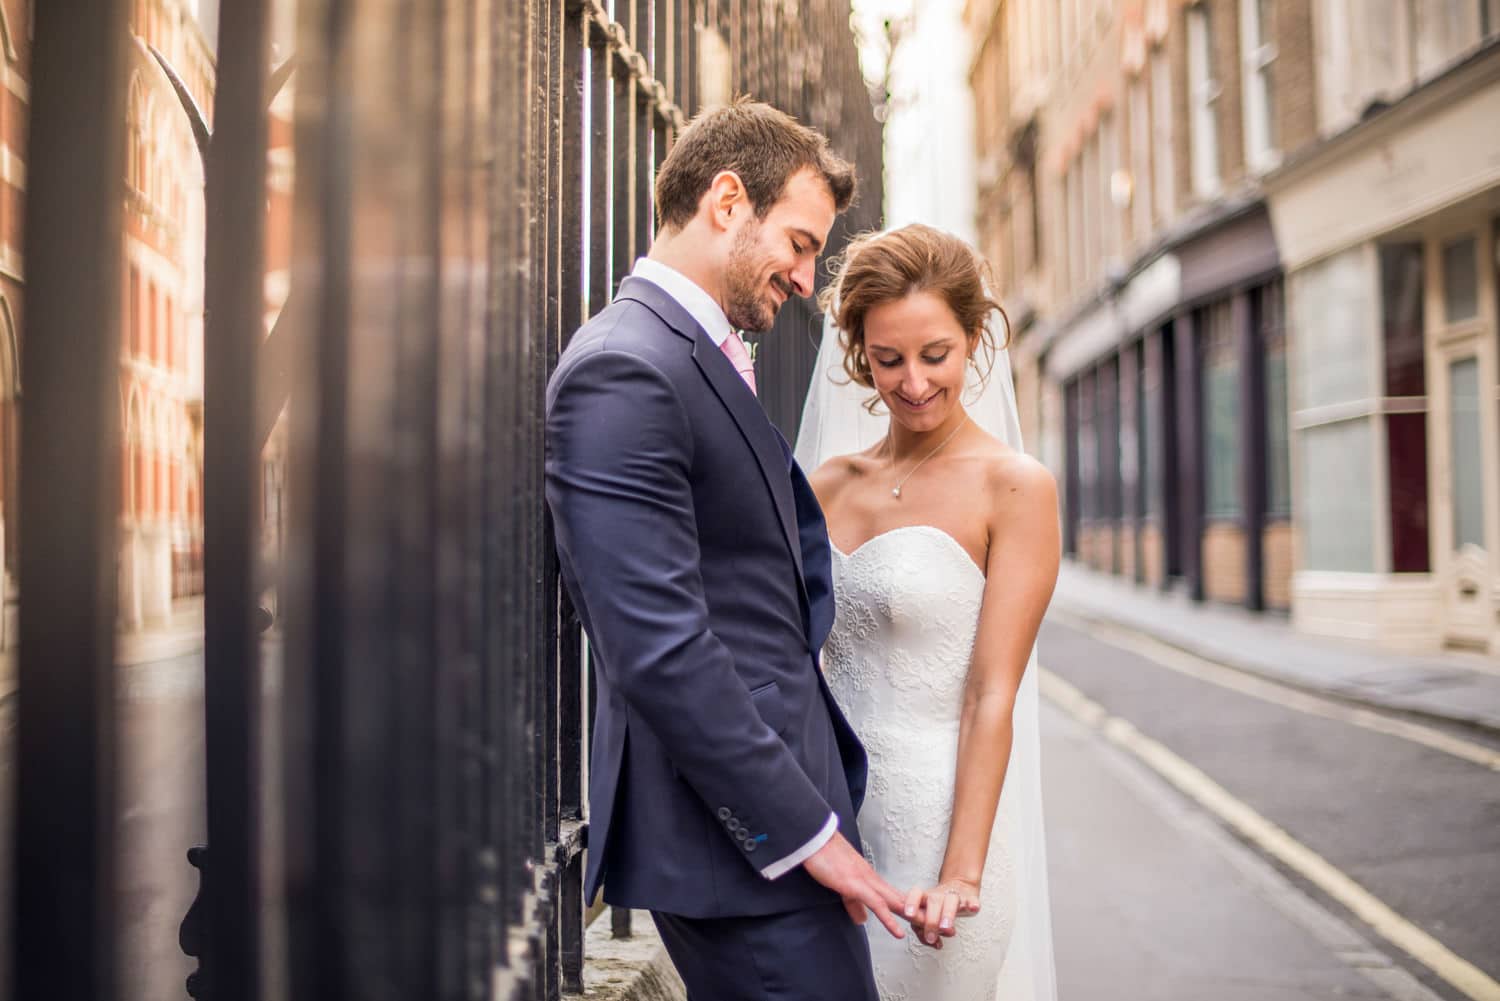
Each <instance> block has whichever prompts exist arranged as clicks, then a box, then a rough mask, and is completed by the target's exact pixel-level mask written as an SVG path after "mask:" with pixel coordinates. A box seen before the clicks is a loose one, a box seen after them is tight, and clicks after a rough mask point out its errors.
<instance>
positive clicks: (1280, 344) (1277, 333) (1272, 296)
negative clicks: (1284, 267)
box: [1253, 280, 1292, 518]
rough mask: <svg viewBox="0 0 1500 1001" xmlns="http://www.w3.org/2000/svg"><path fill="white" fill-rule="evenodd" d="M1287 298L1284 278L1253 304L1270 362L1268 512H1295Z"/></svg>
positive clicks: (1279, 514) (1262, 289) (1274, 515)
mask: <svg viewBox="0 0 1500 1001" xmlns="http://www.w3.org/2000/svg"><path fill="white" fill-rule="evenodd" d="M1284 305H1285V299H1284V297H1283V289H1282V284H1281V282H1280V281H1279V280H1278V281H1274V282H1271V283H1270V284H1267V285H1263V286H1261V287H1260V288H1259V289H1257V290H1256V292H1255V299H1254V303H1253V308H1254V310H1255V320H1256V325H1257V328H1258V330H1259V332H1260V348H1261V351H1262V353H1263V355H1264V358H1265V366H1266V514H1267V516H1269V517H1272V518H1285V517H1287V516H1289V515H1290V514H1291V513H1292V461H1291V449H1290V448H1289V446H1288V441H1289V435H1288V427H1287V425H1288V411H1287V392H1286V325H1285V322H1284V313H1283V308H1284Z"/></svg>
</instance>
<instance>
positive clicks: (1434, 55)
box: [1412, 0, 1487, 79]
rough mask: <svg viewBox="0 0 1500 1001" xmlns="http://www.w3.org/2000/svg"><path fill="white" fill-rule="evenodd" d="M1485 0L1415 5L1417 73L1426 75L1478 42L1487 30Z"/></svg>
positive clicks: (1441, 0) (1432, 0) (1443, 0)
mask: <svg viewBox="0 0 1500 1001" xmlns="http://www.w3.org/2000/svg"><path fill="white" fill-rule="evenodd" d="M1485 7H1486V4H1485V2H1484V0H1425V2H1422V3H1416V4H1414V5H1413V12H1412V16H1413V18H1414V21H1415V23H1416V28H1417V74H1418V76H1419V77H1420V78H1421V79H1427V78H1429V77H1432V76H1434V75H1435V74H1437V73H1439V72H1441V71H1442V70H1443V69H1445V68H1446V67H1447V66H1448V65H1449V64H1451V63H1452V62H1453V61H1454V60H1455V59H1456V58H1458V57H1459V56H1461V55H1462V54H1463V53H1465V52H1467V51H1468V50H1470V49H1472V48H1473V47H1474V46H1475V45H1477V44H1478V43H1479V41H1480V39H1481V38H1482V37H1483V34H1484V20H1485V15H1486V13H1487V11H1486V10H1485Z"/></svg>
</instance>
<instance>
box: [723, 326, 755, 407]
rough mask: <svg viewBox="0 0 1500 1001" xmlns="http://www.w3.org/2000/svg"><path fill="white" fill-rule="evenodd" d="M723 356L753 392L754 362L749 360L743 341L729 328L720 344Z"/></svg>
mask: <svg viewBox="0 0 1500 1001" xmlns="http://www.w3.org/2000/svg"><path fill="white" fill-rule="evenodd" d="M721 349H722V350H723V352H724V356H725V357H726V358H728V359H729V363H730V364H731V365H733V366H734V370H735V371H736V372H738V373H739V374H740V378H741V379H744V380H745V385H747V386H749V387H750V392H752V393H754V392H755V362H753V361H751V360H750V351H749V349H748V348H746V347H745V342H744V341H742V340H740V335H739V334H738V333H737V332H735V331H733V330H731V331H730V332H729V336H728V337H726V338H724V343H723V345H722V346H721Z"/></svg>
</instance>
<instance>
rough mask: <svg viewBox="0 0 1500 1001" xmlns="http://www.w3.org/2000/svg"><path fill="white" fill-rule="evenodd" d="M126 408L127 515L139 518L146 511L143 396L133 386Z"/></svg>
mask: <svg viewBox="0 0 1500 1001" xmlns="http://www.w3.org/2000/svg"><path fill="white" fill-rule="evenodd" d="M128 399H129V402H128V403H127V404H126V406H125V470H126V474H125V475H126V481H125V515H126V517H130V518H139V517H140V516H141V513H142V512H143V511H144V510H145V509H146V492H145V491H146V470H145V464H144V462H143V452H144V449H143V447H142V444H143V443H142V441H141V429H142V421H141V394H140V392H139V391H138V390H137V388H136V387H135V386H134V385H132V386H131V387H130V390H129V397H128Z"/></svg>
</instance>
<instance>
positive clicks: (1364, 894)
mask: <svg viewBox="0 0 1500 1001" xmlns="http://www.w3.org/2000/svg"><path fill="white" fill-rule="evenodd" d="M1040 682H1041V689H1042V693H1043V694H1044V695H1046V696H1047V699H1048V701H1050V702H1052V703H1053V704H1054V705H1056V706H1058V708H1060V709H1062V710H1063V711H1064V712H1067V713H1068V714H1069V715H1070V716H1072V717H1073V718H1075V719H1077V720H1078V721H1079V722H1081V723H1083V724H1084V725H1086V726H1088V727H1089V728H1090V729H1093V730H1096V731H1098V732H1099V733H1101V734H1103V735H1104V737H1105V738H1106V739H1108V740H1109V741H1110V742H1111V743H1113V744H1116V745H1117V746H1119V747H1122V748H1124V749H1125V750H1127V751H1129V752H1130V753H1131V754H1133V755H1135V756H1136V757H1137V758H1139V759H1140V760H1141V761H1142V762H1144V763H1145V764H1146V765H1148V766H1149V767H1150V768H1151V769H1152V770H1153V771H1155V772H1156V773H1157V774H1159V775H1161V776H1162V777H1163V778H1165V779H1166V780H1167V781H1168V782H1170V783H1172V785H1174V786H1176V787H1177V788H1178V789H1179V790H1181V791H1182V792H1183V793H1184V794H1185V795H1187V796H1188V797H1189V798H1190V799H1192V800H1194V801H1195V802H1197V803H1198V804H1199V805H1201V806H1202V807H1204V808H1205V809H1206V810H1208V811H1209V812H1210V813H1212V814H1213V815H1214V816H1216V817H1218V818H1219V819H1220V820H1222V821H1223V822H1224V823H1226V824H1228V825H1229V826H1230V827H1231V828H1233V829H1234V830H1236V831H1238V832H1239V834H1240V835H1241V836H1242V837H1244V838H1245V839H1246V840H1248V841H1250V842H1251V843H1252V844H1254V845H1256V846H1258V847H1259V848H1260V849H1261V850H1262V851H1264V852H1265V853H1266V854H1268V855H1270V856H1272V857H1273V858H1275V859H1276V860H1277V861H1279V862H1281V863H1282V864H1283V865H1285V866H1287V867H1288V868H1289V869H1291V870H1293V871H1294V872H1296V873H1297V874H1298V875H1300V876H1301V877H1302V878H1304V879H1306V880H1307V881H1308V882H1310V883H1312V884H1313V885H1314V886H1316V887H1318V888H1319V889H1320V890H1322V891H1323V892H1324V893H1326V894H1328V895H1329V896H1330V897H1332V898H1333V899H1334V900H1336V901H1338V902H1339V903H1340V904H1341V905H1343V906H1344V907H1346V908H1348V909H1349V910H1350V911H1352V912H1353V913H1354V914H1355V915H1356V916H1358V917H1359V918H1360V919H1361V920H1362V921H1364V922H1365V923H1366V924H1368V925H1369V926H1370V927H1371V928H1374V929H1375V931H1376V932H1377V933H1378V934H1379V935H1380V936H1381V937H1382V938H1384V939H1386V941H1388V942H1390V943H1392V944H1393V945H1395V946H1397V947H1398V948H1400V949H1401V950H1402V951H1404V952H1405V953H1407V954H1408V955H1410V956H1411V957H1412V958H1413V959H1415V960H1417V962H1419V963H1421V964H1422V965H1423V966H1425V967H1427V968H1428V969H1429V970H1431V971H1432V972H1433V973H1435V974H1437V975H1438V976H1439V977H1441V978H1442V979H1443V980H1445V981H1447V982H1448V983H1449V984H1451V985H1453V987H1454V988H1456V989H1457V990H1458V991H1460V992H1461V993H1462V994H1463V995H1464V996H1465V997H1467V998H1471V999H1473V1001H1500V983H1496V982H1495V981H1494V980H1493V979H1491V978H1490V976H1489V975H1488V974H1486V973H1485V972H1484V971H1483V970H1481V969H1479V967H1477V966H1475V965H1474V964H1473V963H1470V962H1469V961H1468V960H1466V959H1464V958H1463V957H1462V956H1459V955H1458V954H1457V953H1455V952H1453V951H1452V950H1451V949H1449V948H1448V947H1447V946H1445V945H1443V943H1441V942H1439V941H1438V940H1437V939H1435V938H1433V937H1432V936H1431V935H1429V934H1427V933H1426V932H1425V931H1423V930H1422V929H1421V928H1419V927H1417V926H1416V925H1415V924H1413V923H1412V922H1410V921H1408V920H1407V919H1406V918H1403V917H1402V916H1401V915H1400V914H1397V913H1396V912H1395V911H1394V910H1392V909H1391V908H1390V906H1389V905H1387V904H1386V903H1384V902H1383V901H1381V900H1380V899H1379V898H1378V897H1376V896H1375V895H1374V894H1372V893H1371V892H1370V891H1369V890H1366V889H1365V888H1364V887H1363V886H1360V885H1359V884H1358V883H1356V882H1355V881H1354V880H1352V879H1350V878H1349V877H1348V876H1346V875H1345V874H1344V873H1343V872H1341V871H1340V870H1338V869H1337V868H1335V867H1334V866H1333V865H1332V864H1331V863H1330V862H1328V860H1326V859H1324V858H1323V857H1322V856H1321V855H1319V854H1318V853H1316V852H1314V851H1313V850H1312V849H1310V848H1308V847H1307V846H1306V845H1304V844H1302V843H1301V842H1299V841H1297V840H1296V839H1295V838H1293V837H1292V836H1291V835H1290V834H1288V833H1287V832H1286V831H1284V830H1282V829H1281V828H1280V827H1278V826H1276V825H1275V824H1273V823H1272V822H1271V821H1269V820H1267V819H1266V818H1265V817H1263V816H1261V815H1260V814H1259V813H1257V812H1255V810H1253V809H1252V808H1251V807H1250V806H1248V805H1246V804H1245V803H1243V802H1241V801H1240V800H1238V799H1236V798H1235V797H1234V796H1232V795H1231V794H1230V793H1229V792H1228V791H1227V790H1226V789H1224V787H1223V786H1221V785H1219V784H1218V783H1216V782H1215V781H1214V780H1213V779H1211V778H1209V777H1208V776H1207V775H1205V774H1204V773H1203V772H1202V771H1200V770H1199V769H1198V768H1196V767H1194V766H1193V765H1191V764H1189V763H1188V762H1187V761H1186V760H1184V759H1183V758H1180V757H1178V756H1177V755H1176V754H1174V753H1173V752H1172V751H1170V750H1169V749H1168V748H1167V747H1166V746H1165V745H1163V744H1161V743H1158V742H1157V741H1155V740H1152V739H1151V738H1150V737H1148V736H1146V735H1145V734H1143V733H1141V732H1140V731H1139V730H1137V729H1136V728H1135V726H1134V725H1133V724H1131V723H1130V721H1129V720H1125V719H1122V718H1120V717H1118V716H1111V715H1110V714H1109V711H1108V710H1107V709H1105V708H1104V707H1103V706H1101V705H1099V703H1097V702H1095V701H1093V700H1092V699H1090V698H1089V697H1088V696H1087V695H1084V694H1083V692H1081V691H1080V690H1079V689H1078V688H1076V687H1075V686H1073V685H1072V684H1070V683H1068V682H1067V681H1065V680H1063V679H1062V678H1060V677H1058V676H1057V675H1056V674H1053V673H1052V672H1051V671H1048V670H1046V669H1045V668H1043V669H1042V673H1041V678H1040Z"/></svg>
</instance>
